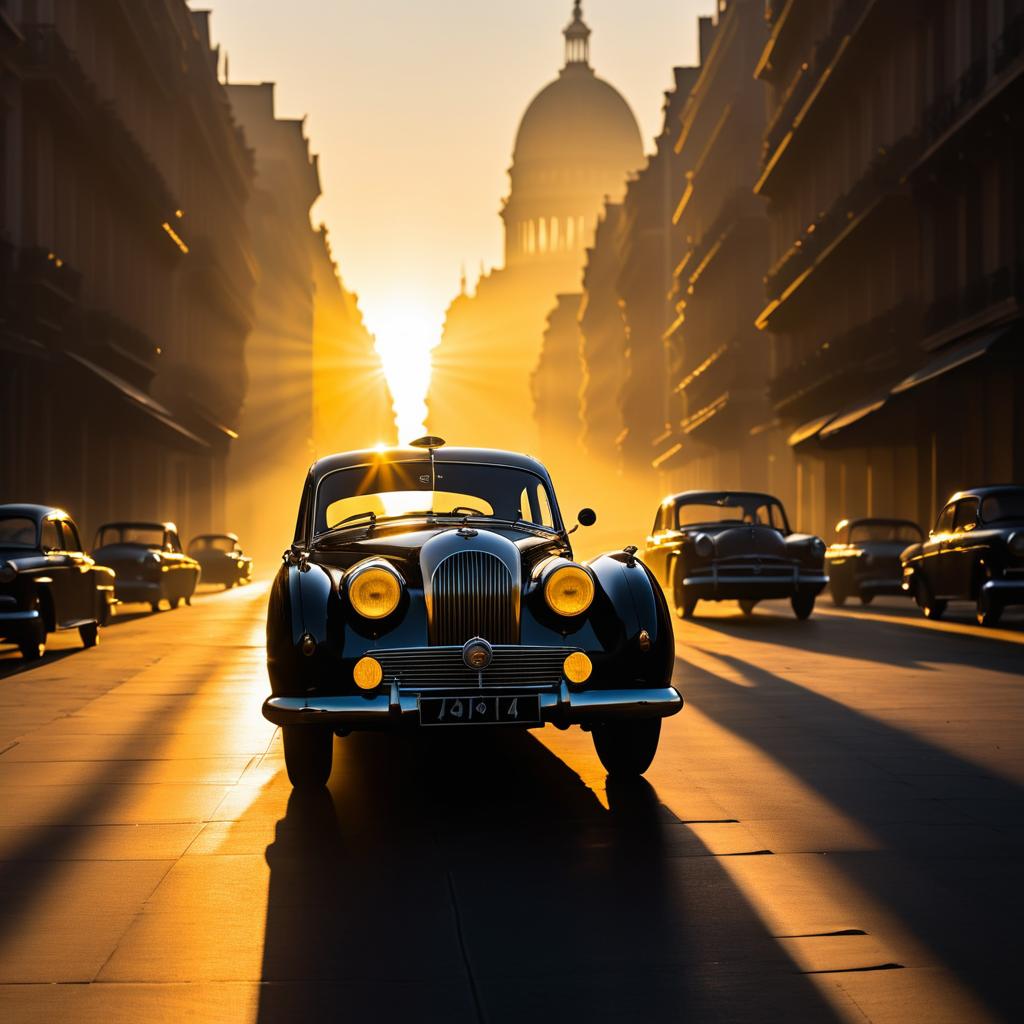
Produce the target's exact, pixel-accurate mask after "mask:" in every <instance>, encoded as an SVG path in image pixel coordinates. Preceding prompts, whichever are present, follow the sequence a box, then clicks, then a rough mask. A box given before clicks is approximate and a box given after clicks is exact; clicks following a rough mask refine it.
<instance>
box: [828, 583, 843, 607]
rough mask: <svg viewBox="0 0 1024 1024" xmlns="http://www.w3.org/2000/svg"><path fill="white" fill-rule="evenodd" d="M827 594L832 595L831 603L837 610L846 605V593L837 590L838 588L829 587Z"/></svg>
mask: <svg viewBox="0 0 1024 1024" xmlns="http://www.w3.org/2000/svg"><path fill="white" fill-rule="evenodd" d="M829 593H831V595H832V603H833V604H834V605H835V606H836V607H837V608H842V607H843V605H844V604H846V593H845V592H844V591H842V590H840V589H839V587H835V586H833V587H829Z"/></svg>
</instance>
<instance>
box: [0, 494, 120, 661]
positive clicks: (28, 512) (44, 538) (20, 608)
mask: <svg viewBox="0 0 1024 1024" xmlns="http://www.w3.org/2000/svg"><path fill="white" fill-rule="evenodd" d="M113 604H114V573H113V572H112V571H111V570H110V569H107V568H104V567H103V566H101V565H97V564H96V563H95V562H94V561H93V560H92V559H91V558H90V557H89V556H88V555H86V554H85V553H84V552H83V550H82V542H81V540H80V539H79V534H78V527H77V526H75V524H74V521H73V520H72V519H71V517H70V516H69V515H68V514H67V512H63V511H61V510H60V509H59V508H51V507H50V506H48V505H0V638H2V639H4V640H7V641H9V642H12V643H16V644H17V645H18V649H19V650H20V651H21V655H22V657H23V658H25V659H26V660H30V661H31V660H34V659H36V658H41V657H42V656H43V653H44V651H45V650H46V637H47V634H49V633H52V632H54V631H55V630H65V629H77V630H78V632H79V635H80V636H81V638H82V643H83V644H84V645H85V646H86V647H94V646H95V645H96V644H97V643H98V642H99V627H100V626H105V625H106V624H107V622H109V621H110V610H111V608H112V607H113Z"/></svg>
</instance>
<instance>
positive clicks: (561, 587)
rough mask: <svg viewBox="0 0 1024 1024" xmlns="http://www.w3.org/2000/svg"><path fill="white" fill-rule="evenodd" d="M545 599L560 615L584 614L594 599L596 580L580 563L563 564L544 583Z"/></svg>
mask: <svg viewBox="0 0 1024 1024" xmlns="http://www.w3.org/2000/svg"><path fill="white" fill-rule="evenodd" d="M544 599H545V600H546V601H547V603H548V606H549V607H550V608H551V610H552V611H554V612H557V613H558V614H559V615H582V614H583V612H585V611H586V610H587V609H588V608H589V607H590V603H591V601H593V600H594V581H593V580H592V579H591V578H590V573H588V572H587V571H586V570H584V569H581V568H580V567H579V566H578V565H563V566H562V568H560V569H556V570H555V571H554V572H553V573H552V574H551V575H550V576H549V577H548V581H547V583H545V584H544Z"/></svg>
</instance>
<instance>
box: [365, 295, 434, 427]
mask: <svg viewBox="0 0 1024 1024" xmlns="http://www.w3.org/2000/svg"><path fill="white" fill-rule="evenodd" d="M441 321H442V317H441V315H440V314H439V313H437V312H436V311H434V310H431V309H428V308H427V307H425V306H411V305H388V306H386V307H383V308H380V309H377V310H367V311H366V322H367V325H368V327H369V328H370V330H371V331H372V332H373V334H374V335H375V337H376V339H377V351H378V352H379V353H380V357H381V362H382V363H383V364H384V374H385V376H386V377H387V379H388V385H389V386H390V388H391V394H392V397H393V398H394V402H395V417H396V419H397V422H398V440H399V442H400V443H404V442H408V441H411V440H413V439H414V438H416V437H420V436H421V435H423V434H425V433H426V425H425V420H426V416H427V403H426V398H427V389H428V388H429V386H430V352H431V349H433V348H434V347H435V346H436V345H437V343H438V341H439V340H440V338H441Z"/></svg>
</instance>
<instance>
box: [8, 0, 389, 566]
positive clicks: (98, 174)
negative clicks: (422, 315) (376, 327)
mask: <svg viewBox="0 0 1024 1024" xmlns="http://www.w3.org/2000/svg"><path fill="white" fill-rule="evenodd" d="M219 65H220V53H219V50H218V49H217V48H216V47H214V46H213V45H212V44H211V39H210V26H209V20H208V15H207V14H205V13H202V12H195V11H190V10H189V8H188V7H187V6H186V4H185V2H184V0H132V2H131V3H125V2H122V0H88V2H86V0H70V2H61V3H53V2H48V0H5V2H3V3H2V4H0V144H2V149H0V365H2V372H0V500H21V501H39V502H44V503H49V504H54V505H59V506H62V507H66V508H68V509H69V510H71V511H72V512H73V513H74V514H75V515H76V516H77V517H78V518H79V520H80V522H81V523H82V524H83V525H84V527H85V530H86V533H87V534H88V533H90V532H91V530H92V529H94V528H95V527H96V525H97V524H98V523H100V522H102V521H104V520H107V519H110V518H115V517H116V518H124V519H158V520H165V519H173V520H175V521H176V522H177V523H178V525H179V526H180V528H181V530H182V532H183V533H189V534H191V533H197V532H200V531H206V530H226V529H233V530H237V531H238V532H239V533H240V534H242V536H243V541H247V542H248V544H249V546H250V547H255V548H256V549H257V551H258V552H260V553H264V554H269V553H278V554H279V552H280V549H281V547H282V545H283V544H284V543H285V542H286V541H287V539H288V538H289V535H290V526H291V525H292V524H290V522H289V518H290V514H291V510H292V505H293V503H292V502H290V501H281V500H279V499H280V497H281V495H282V493H284V494H294V495H296V496H297V494H298V491H299V488H300V487H301V483H302V475H303V472H304V470H305V468H306V466H307V465H308V464H309V462H310V460H311V459H312V457H313V454H314V452H315V451H317V450H320V451H323V450H325V449H327V448H332V449H334V448H347V447H358V446H360V445H362V444H372V443H374V442H376V441H378V440H391V439H393V438H394V433H395V428H394V417H393V412H392V408H391V397H390V394H389V392H388V389H387V385H386V383H385V381H384V377H383V373H382V368H381V366H380V362H379V359H378V357H377V355H376V350H375V348H374V344H373V338H372V337H371V336H370V335H369V333H368V332H367V330H366V328H365V326H364V324H363V321H362V316H361V314H360V311H359V308H358V305H357V302H356V298H355V296H354V295H353V294H352V293H351V292H349V291H348V290H347V289H346V288H345V287H344V285H343V283H342V281H341V278H340V276H339V274H338V269H337V266H336V265H335V263H334V260H333V257H332V254H331V250H330V246H329V242H328V239H327V235H326V232H325V231H324V229H322V228H319V229H317V228H314V227H313V226H312V224H311V220H310V208H311V207H312V205H313V203H314V202H315V201H316V199H317V197H318V196H319V195H320V177H319V171H318V166H317V160H316V157H315V156H313V155H312V154H311V153H310V147H309V141H308V139H307V137H306V134H305V126H304V124H303V122H302V121H296V120H286V119H282V118H279V117H277V116H276V113H275V109H274V86H273V85H272V84H269V83H262V84H257V85H234V84H227V83H226V82H224V81H222V80H221V77H220V74H219ZM281 488H285V490H284V491H283V492H282V491H281ZM269 494H273V495H274V497H275V499H276V500H275V501H272V502H269V503H268V502H267V501H266V498H267V495H269ZM257 512H258V514H259V521H258V522H257V518H256V517H257Z"/></svg>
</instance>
